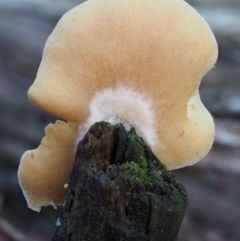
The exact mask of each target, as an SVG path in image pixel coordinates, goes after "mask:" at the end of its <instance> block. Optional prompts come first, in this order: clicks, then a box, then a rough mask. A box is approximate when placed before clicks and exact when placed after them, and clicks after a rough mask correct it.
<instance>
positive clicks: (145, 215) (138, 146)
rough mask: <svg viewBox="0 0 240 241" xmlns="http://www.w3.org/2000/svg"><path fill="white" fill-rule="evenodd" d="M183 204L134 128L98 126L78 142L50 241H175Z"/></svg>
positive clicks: (182, 190) (182, 194)
mask: <svg viewBox="0 0 240 241" xmlns="http://www.w3.org/2000/svg"><path fill="white" fill-rule="evenodd" d="M187 203H188V201H187V193H186V190H185V188H184V187H183V186H182V185H181V184H179V183H178V182H177V181H175V180H174V179H173V177H172V176H171V173H170V172H168V171H167V170H166V168H165V166H164V165H163V164H162V163H161V162H160V161H159V160H158V159H157V157H156V156H155V155H154V154H153V153H152V151H151V149H150V148H149V146H148V145H147V144H146V143H145V142H144V140H143V139H142V138H141V137H139V136H138V135H137V134H136V132H135V130H134V129H133V128H131V129H130V130H128V129H125V127H124V126H123V125H122V124H119V125H116V126H113V125H111V124H109V123H106V122H99V123H96V124H94V125H93V126H92V127H91V128H90V130H89V131H88V132H87V133H86V135H85V136H84V138H83V139H82V140H81V141H80V142H79V145H78V149H77V153H76V159H75V162H74V166H73V170H72V173H71V175H70V182H69V186H68V193H67V198H66V201H65V204H64V206H63V208H62V213H61V215H60V217H59V218H58V220H57V227H56V230H55V233H54V236H53V238H52V241H174V240H177V234H178V231H179V228H180V226H181V223H182V220H183V217H184V214H185V211H186V209H187Z"/></svg>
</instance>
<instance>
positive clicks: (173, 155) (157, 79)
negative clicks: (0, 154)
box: [29, 0, 218, 169]
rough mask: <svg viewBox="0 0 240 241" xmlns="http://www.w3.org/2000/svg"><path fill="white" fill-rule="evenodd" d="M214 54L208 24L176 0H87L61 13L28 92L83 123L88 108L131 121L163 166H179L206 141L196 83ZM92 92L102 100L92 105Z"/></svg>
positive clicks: (210, 130) (88, 119) (208, 121)
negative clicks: (62, 14)
mask: <svg viewBox="0 0 240 241" xmlns="http://www.w3.org/2000/svg"><path fill="white" fill-rule="evenodd" d="M217 53H218V51H217V43H216V40H215V38H214V36H213V33H212V31H211V30H210V28H209V26H208V24H207V23H206V22H205V21H204V19H203V18H202V17H201V16H200V15H199V14H198V13H197V12H196V11H195V10H194V9H193V8H192V7H191V6H189V5H188V4H187V3H186V2H185V1H183V0H90V1H87V2H85V3H83V4H81V5H79V6H78V7H76V8H74V9H72V10H71V11H69V12H68V13H66V14H65V15H64V16H63V17H62V19H61V20H60V21H59V23H58V25H57V26H56V28H55V30H54V31H53V33H52V34H51V36H50V37H49V39H48V41H47V43H46V46H45V49H44V53H43V59H42V62H41V65H40V68H39V71H38V73H37V78H36V80H35V82H34V84H33V85H32V86H31V88H30V90H29V98H30V99H31V101H32V102H34V103H35V104H36V105H37V106H38V107H40V108H41V109H43V110H44V111H46V112H48V113H51V114H53V115H56V116H59V117H61V118H64V119H66V120H69V121H74V122H77V123H79V124H81V125H83V126H85V127H86V126H89V125H90V124H92V122H93V121H94V118H93V116H94V115H95V114H94V112H93V111H94V110H96V109H98V111H99V113H101V116H102V118H103V120H109V121H111V120H113V119H114V121H113V122H115V121H116V120H117V121H120V122H126V123H128V124H131V125H132V126H134V127H136V129H137V131H138V132H139V133H140V134H141V135H142V136H143V138H145V139H146V141H148V142H149V144H150V146H151V148H152V149H153V151H154V153H155V154H156V155H157V156H158V157H159V158H160V160H161V161H162V162H163V163H164V164H165V165H166V166H167V168H168V169H174V168H179V167H182V166H186V165H191V164H193V163H195V162H196V161H198V160H199V159H201V158H202V157H203V156H205V155H206V153H207V152H208V151H209V149H210V148H211V146H212V143H213V139H214V124H213V120H212V117H211V116H210V114H209V113H208V111H207V110H206V109H205V107H204V106H203V104H202V103H201V100H200V97H199V94H198V88H199V84H200V81H201V79H202V77H203V76H204V75H205V74H206V73H207V72H208V71H209V70H210V69H211V68H212V67H213V66H214V64H215V62H216V58H217ZM119 91H120V93H121V94H117V93H119ZM106 93H108V94H109V96H110V97H109V96H107V95H106ZM129 93H133V94H132V97H129V96H128V94H129ZM125 94H126V99H131V100H132V101H130V102H129V101H128V102H126V101H125V102H124V101H123V100H124V97H125ZM130 95H131V94H130ZM114 96H115V99H114V98H113V97H114ZM119 96H121V98H119V99H117V98H118V97H119ZM135 97H136V98H135ZM98 98H99V99H100V100H103V99H104V100H105V102H101V103H102V104H101V106H99V105H98V108H96V106H94V103H97V104H98V103H99V102H98V100H99V99H98ZM139 99H141V100H142V101H143V102H144V103H145V104H142V102H141V101H140V102H141V103H139ZM141 105H142V106H141ZM141 107H142V108H141ZM109 109H111V111H110V112H109ZM124 109H126V110H127V111H123V110H124ZM148 112H149V113H151V115H150V116H146V118H142V116H143V113H148ZM102 113H105V115H104V114H102ZM121 113H124V116H122V115H121ZM129 113H130V114H131V118H130V119H131V120H130V121H129ZM132 113H134V116H135V118H133V117H132V116H133V114H132ZM95 116H96V115H95ZM98 119H99V117H96V120H98ZM142 119H145V121H144V123H141V120H142ZM138 126H142V130H141V131H139V128H138ZM144 127H146V131H144ZM147 130H150V133H153V136H151V137H148V136H149V132H148V131H147ZM80 132H81V131H80ZM149 138H150V139H151V140H150V139H149Z"/></svg>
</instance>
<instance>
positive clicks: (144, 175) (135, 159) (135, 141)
mask: <svg viewBox="0 0 240 241" xmlns="http://www.w3.org/2000/svg"><path fill="white" fill-rule="evenodd" d="M130 133H131V135H129V143H128V146H127V149H126V151H125V158H126V162H125V163H124V166H125V167H126V169H127V170H128V171H129V174H130V179H131V180H132V181H137V182H139V183H141V184H142V185H144V184H146V183H147V182H149V167H148V163H147V159H146V155H145V145H144V142H143V139H142V138H140V137H139V136H138V135H137V134H136V132H135V131H134V130H133V129H132V130H131V131H130Z"/></svg>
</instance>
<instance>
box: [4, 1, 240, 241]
mask: <svg viewBox="0 0 240 241" xmlns="http://www.w3.org/2000/svg"><path fill="white" fill-rule="evenodd" d="M187 2H189V3H190V4H191V5H193V6H194V7H195V8H196V9H197V10H198V11H199V12H200V14H201V15H202V16H203V17H204V18H205V19H206V20H207V22H208V23H209V24H210V26H211V27H212V29H213V31H214V33H215V35H216V38H217V41H218V44H219V51H220V52H219V59H218V63H217V66H216V68H214V69H213V70H212V71H211V72H210V73H208V74H207V76H206V77H205V78H204V80H203V83H202V85H201V90H200V92H201V96H202V100H203V102H204V104H205V105H206V106H207V108H208V109H209V110H210V112H211V113H212V115H213V116H214V119H215V123H216V131H217V133H216V140H215V144H214V146H213V149H212V150H211V152H210V153H209V155H208V156H207V157H206V158H204V160H202V161H201V162H199V163H198V164H197V165H194V166H192V167H188V168H183V169H180V170H178V171H173V174H174V175H175V176H176V179H177V180H178V181H180V182H181V183H182V184H183V185H184V186H185V187H186V189H187V191H188V196H189V208H188V212H187V214H186V216H185V219H184V222H183V225H182V227H181V230H180V233H179V238H178V241H239V240H240V1H239V0H208V1H202V0H189V1H187ZM79 3H81V1H77V0H68V1H67V0H65V1H64V0H58V1H53V0H41V1H40V0H0V241H28V240H34V241H47V240H50V239H51V235H52V234H53V231H54V226H55V221H56V218H57V216H58V212H59V210H60V209H59V210H58V211H54V210H53V209H52V208H44V209H43V210H42V211H41V213H40V214H38V213H35V212H33V211H31V210H29V209H28V208H27V205H26V202H25V200H24V198H23V195H22V193H21V190H20V188H19V184H18V180H17V168H18V164H19V160H20V158H21V155H22V154H23V153H24V152H25V150H29V149H35V148H36V147H37V146H38V145H39V143H40V141H41V139H42V137H43V136H44V128H45V126H46V125H47V124H48V123H50V122H55V117H52V116H49V115H47V114H45V113H43V112H42V111H40V110H39V109H37V108H36V107H35V106H33V105H32V104H31V103H30V102H29V101H28V98H27V90H28V88H29V86H30V85H31V84H32V82H33V80H34V78H35V75H36V71H37V69H38V66H39V63H40V60H41V54H42V50H43V46H44V43H45V41H46V39H47V37H48V36H49V34H50V33H51V31H52V30H53V28H54V26H55V25H56V23H57V21H58V20H59V18H60V17H61V15H62V14H63V13H65V12H66V11H68V10H69V9H71V8H72V7H74V6H76V5H78V4H79Z"/></svg>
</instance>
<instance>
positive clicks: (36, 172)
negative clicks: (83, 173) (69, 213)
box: [18, 121, 77, 212]
mask: <svg viewBox="0 0 240 241" xmlns="http://www.w3.org/2000/svg"><path fill="white" fill-rule="evenodd" d="M45 132H46V136H45V137H44V138H43V140H42V142H41V145H40V146H39V147H38V148H37V149H36V150H31V151H26V152H25V153H24V155H23V156H22V159H21V162H20V166H19V170H18V177H19V182H20V186H21V188H22V190H23V194H24V196H25V198H26V200H27V203H28V207H29V208H31V209H33V210H35V211H38V212H39V211H40V209H41V206H48V205H53V206H54V207H55V205H62V204H63V202H64V200H65V196H66V189H65V188H64V184H66V183H67V182H68V181H69V176H70V172H71V170H72V166H73V160H74V156H75V153H74V147H75V139H76V135H77V125H76V124H75V123H65V122H63V121H57V122H56V123H55V124H50V125H48V126H47V127H46V129H45Z"/></svg>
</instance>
